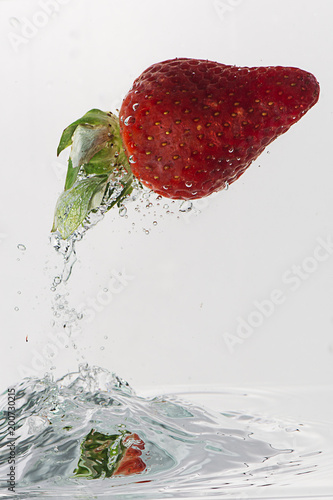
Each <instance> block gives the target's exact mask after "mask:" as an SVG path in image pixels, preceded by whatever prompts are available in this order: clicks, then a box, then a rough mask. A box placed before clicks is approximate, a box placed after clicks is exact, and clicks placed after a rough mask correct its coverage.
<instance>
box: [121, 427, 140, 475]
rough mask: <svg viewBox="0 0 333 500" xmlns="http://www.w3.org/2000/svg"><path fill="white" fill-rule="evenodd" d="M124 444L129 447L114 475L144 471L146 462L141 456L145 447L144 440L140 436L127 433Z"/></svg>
mask: <svg viewBox="0 0 333 500" xmlns="http://www.w3.org/2000/svg"><path fill="white" fill-rule="evenodd" d="M122 443H123V445H124V446H126V447H127V449H126V451H125V455H124V456H123V458H122V459H121V460H120V462H119V465H118V467H117V468H116V470H115V471H114V473H113V474H114V475H115V476H118V475H120V474H122V475H124V476H129V475H131V474H138V473H140V472H143V471H144V470H145V468H146V464H145V463H144V462H143V460H142V459H141V458H140V457H141V455H142V451H141V450H143V449H144V447H145V444H144V442H143V441H142V439H140V438H139V436H138V435H137V434H136V433H134V434H129V435H127V436H126V437H125V438H124V439H123V441H122Z"/></svg>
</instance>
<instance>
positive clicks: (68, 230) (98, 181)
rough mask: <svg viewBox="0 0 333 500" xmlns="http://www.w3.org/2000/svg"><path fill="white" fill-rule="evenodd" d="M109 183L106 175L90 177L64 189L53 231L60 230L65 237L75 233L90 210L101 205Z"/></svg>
mask: <svg viewBox="0 0 333 500" xmlns="http://www.w3.org/2000/svg"><path fill="white" fill-rule="evenodd" d="M107 183H108V177H107V176H106V175H101V176H94V177H88V178H86V179H83V180H80V181H77V182H76V183H75V184H74V186H73V187H72V188H71V189H69V190H68V191H64V192H63V193H62V194H61V195H60V197H59V199H58V202H57V205H56V210H55V216H54V223H53V228H52V231H56V230H58V231H59V232H60V234H61V236H62V238H64V239H67V238H68V237H69V236H70V235H71V234H73V232H74V231H75V230H76V229H77V228H78V227H79V225H80V224H81V223H82V222H83V221H84V219H85V218H86V217H87V215H88V214H89V212H90V211H91V210H93V209H94V208H97V207H98V206H99V205H100V203H101V201H102V199H103V196H104V193H105V189H106V186H107Z"/></svg>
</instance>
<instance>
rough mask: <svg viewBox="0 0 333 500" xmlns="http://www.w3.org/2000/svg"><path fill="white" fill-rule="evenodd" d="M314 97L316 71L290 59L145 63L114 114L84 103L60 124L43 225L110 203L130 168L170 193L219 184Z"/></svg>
mask: <svg viewBox="0 0 333 500" xmlns="http://www.w3.org/2000/svg"><path fill="white" fill-rule="evenodd" d="M318 98H319V84H318V82H317V80H316V78H315V77H314V76H313V75H312V74H311V73H308V72H306V71H303V70H301V69H298V68H291V67H280V66H277V67H256V68H247V67H243V68H239V67H236V66H230V65H224V64H220V63H217V62H211V61H205V60H198V59H185V58H181V59H172V60H168V61H164V62H161V63H157V64H153V65H152V66H150V67H149V68H148V69H146V70H145V71H144V72H143V73H142V74H141V76H139V78H137V79H136V80H135V81H134V83H133V86H132V88H131V90H130V91H129V92H128V94H127V95H126V97H125V99H124V101H123V103H122V106H121V109H120V113H119V120H118V118H117V117H116V115H114V114H112V113H104V112H102V111H100V110H96V109H94V110H91V111H89V112H88V113H86V115H84V116H83V117H82V118H81V119H79V120H77V121H76V122H74V123H73V124H71V125H70V126H69V127H67V128H66V129H65V130H64V133H63V135H62V138H61V140H60V144H59V147H58V154H59V153H60V152H61V151H62V150H63V149H65V148H66V147H67V146H69V145H71V144H72V150H71V155H70V159H69V167H68V172H67V178H66V183H65V191H64V193H63V194H62V195H61V196H60V198H59V201H58V204H57V208H56V215H55V220H54V226H53V230H56V229H58V230H59V232H60V233H61V235H62V236H63V237H64V238H67V237H68V236H69V235H70V234H71V233H72V232H73V231H75V229H76V228H77V227H78V226H79V224H81V223H82V221H83V220H84V218H85V217H86V215H87V214H88V213H89V212H90V211H92V210H95V209H96V208H97V207H99V206H100V205H101V203H104V206H106V207H107V209H109V208H111V207H112V206H114V205H115V204H118V205H119V204H120V203H121V202H122V200H124V198H125V197H126V196H127V195H128V194H130V192H131V191H132V189H133V181H134V177H136V178H137V179H139V181H140V182H141V183H142V184H144V185H145V186H147V187H148V188H149V189H151V190H153V191H155V192H156V193H158V194H159V195H163V196H165V197H168V198H174V199H182V200H191V199H196V198H202V197H204V196H208V195H210V194H211V193H213V192H215V191H219V190H221V189H223V188H225V187H227V186H228V185H229V184H231V183H232V182H234V181H235V180H236V179H238V178H239V177H240V176H241V175H242V174H243V173H244V171H245V170H246V169H247V168H248V166H249V165H250V164H251V163H252V162H253V160H255V159H256V158H257V157H258V155H259V154H260V153H261V152H262V151H263V150H264V148H265V147H266V146H267V145H268V144H270V143H271V142H272V141H273V140H274V139H276V138H277V137H278V136H279V135H281V134H283V133H285V132H286V131H287V130H288V129H289V128H290V126H291V125H292V124H293V123H296V122H297V121H298V120H299V119H300V118H301V117H302V116H303V115H304V114H305V113H306V112H307V111H308V110H309V109H310V108H311V107H312V106H313V105H314V104H315V103H316V102H317V101H318ZM79 174H80V176H79ZM78 179H79V180H78Z"/></svg>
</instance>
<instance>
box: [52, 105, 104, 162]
mask: <svg viewBox="0 0 333 500" xmlns="http://www.w3.org/2000/svg"><path fill="white" fill-rule="evenodd" d="M109 123H110V115H109V114H108V113H105V112H104V111H101V110H100V109H91V110H90V111H88V112H87V113H86V114H85V115H83V116H82V118H79V119H78V120H76V121H75V122H73V123H71V125H69V126H68V127H67V128H65V130H64V131H63V133H62V136H61V139H60V142H59V146H58V149H57V156H59V154H60V153H61V151H63V150H64V149H66V148H67V147H68V146H70V145H71V144H72V137H73V134H74V132H75V130H76V128H77V127H78V125H92V126H94V125H108V124H109Z"/></svg>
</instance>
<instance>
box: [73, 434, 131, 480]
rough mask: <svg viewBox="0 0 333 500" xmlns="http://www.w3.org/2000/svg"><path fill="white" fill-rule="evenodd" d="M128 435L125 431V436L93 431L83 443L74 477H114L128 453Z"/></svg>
mask: <svg viewBox="0 0 333 500" xmlns="http://www.w3.org/2000/svg"><path fill="white" fill-rule="evenodd" d="M128 434H129V433H127V432H126V431H125V432H124V433H123V434H115V435H108V434H103V433H101V432H97V431H96V430H95V429H92V430H91V431H90V432H89V434H88V435H87V436H86V437H85V439H84V441H83V442H82V443H81V456H80V458H79V461H78V464H77V467H76V468H75V469H74V471H73V473H74V477H84V478H86V479H98V478H100V477H112V476H113V475H114V473H115V471H116V470H117V467H118V465H119V463H120V461H121V459H122V458H123V457H124V455H125V453H126V450H127V448H126V447H125V446H124V444H123V439H124V437H126V435H128Z"/></svg>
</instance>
